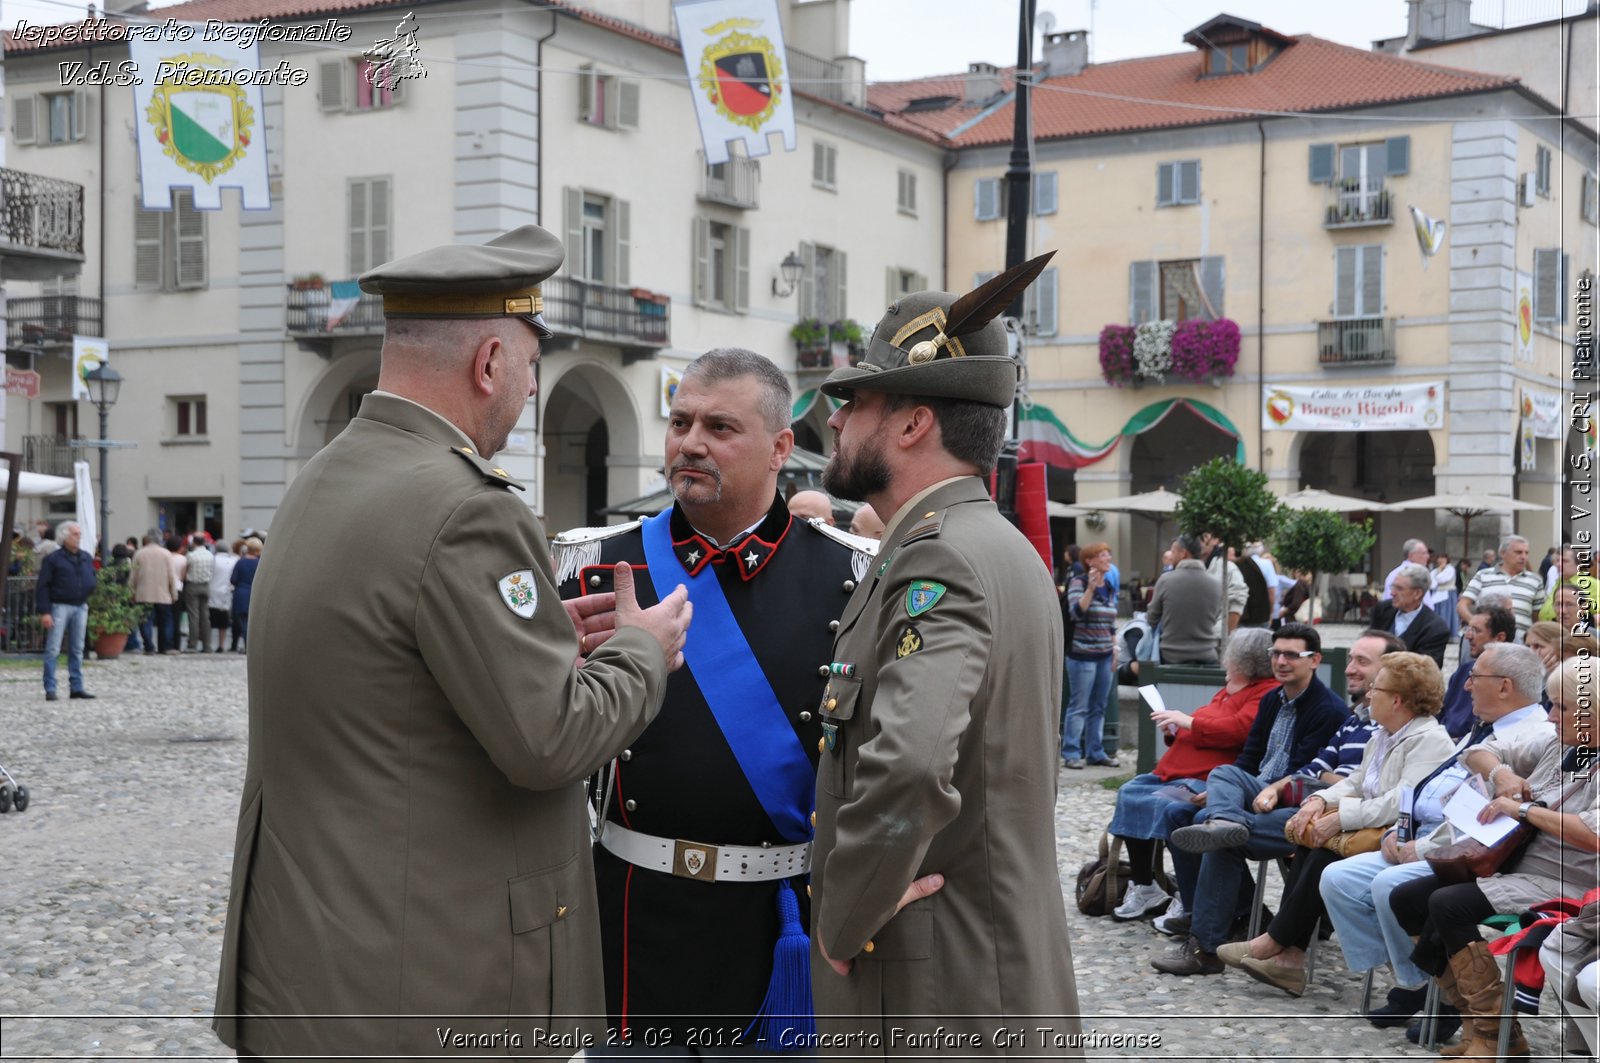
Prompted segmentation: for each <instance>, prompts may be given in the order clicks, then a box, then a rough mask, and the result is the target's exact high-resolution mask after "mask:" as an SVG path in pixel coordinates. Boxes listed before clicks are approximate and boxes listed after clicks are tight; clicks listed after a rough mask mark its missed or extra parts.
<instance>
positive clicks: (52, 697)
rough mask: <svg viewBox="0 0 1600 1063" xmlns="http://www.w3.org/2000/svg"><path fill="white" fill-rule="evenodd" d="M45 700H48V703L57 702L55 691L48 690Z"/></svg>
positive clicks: (45, 693)
mask: <svg viewBox="0 0 1600 1063" xmlns="http://www.w3.org/2000/svg"><path fill="white" fill-rule="evenodd" d="M44 700H46V701H56V700H57V698H56V692H55V691H54V690H46V691H45V692H44Z"/></svg>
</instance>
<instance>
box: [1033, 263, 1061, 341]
mask: <svg viewBox="0 0 1600 1063" xmlns="http://www.w3.org/2000/svg"><path fill="white" fill-rule="evenodd" d="M1057 294H1058V292H1057V287H1056V271H1055V270H1054V269H1047V270H1045V271H1044V272H1042V273H1040V274H1039V282H1038V283H1037V284H1034V285H1032V286H1030V287H1029V288H1028V295H1029V297H1030V298H1031V299H1032V300H1033V308H1032V313H1029V314H1028V315H1027V316H1028V317H1029V318H1031V319H1032V322H1033V326H1034V329H1033V331H1034V335H1036V336H1054V335H1055V334H1056V297H1057Z"/></svg>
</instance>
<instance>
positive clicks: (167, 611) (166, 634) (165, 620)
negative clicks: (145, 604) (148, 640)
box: [156, 602, 178, 653]
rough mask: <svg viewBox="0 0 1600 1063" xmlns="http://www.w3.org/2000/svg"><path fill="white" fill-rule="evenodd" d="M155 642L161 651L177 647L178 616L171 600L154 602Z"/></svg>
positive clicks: (164, 651)
mask: <svg viewBox="0 0 1600 1063" xmlns="http://www.w3.org/2000/svg"><path fill="white" fill-rule="evenodd" d="M156 642H157V643H158V645H159V646H160V648H161V652H162V653H166V652H167V651H168V650H175V649H177V648H178V618H177V614H176V612H175V610H174V608H173V605H172V603H171V602H157V603H156Z"/></svg>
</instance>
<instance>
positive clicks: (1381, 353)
mask: <svg viewBox="0 0 1600 1063" xmlns="http://www.w3.org/2000/svg"><path fill="white" fill-rule="evenodd" d="M1317 361H1318V362H1319V363H1321V364H1322V365H1326V366H1373V365H1393V364H1394V319H1393V318H1389V317H1352V318H1340V319H1338V320H1336V321H1318V322H1317Z"/></svg>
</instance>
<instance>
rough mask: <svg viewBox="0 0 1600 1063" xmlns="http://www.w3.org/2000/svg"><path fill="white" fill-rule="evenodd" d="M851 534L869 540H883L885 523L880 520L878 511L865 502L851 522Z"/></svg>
mask: <svg viewBox="0 0 1600 1063" xmlns="http://www.w3.org/2000/svg"><path fill="white" fill-rule="evenodd" d="M850 534H851V535H862V536H865V537H866V538H868V539H881V538H883V521H881V520H879V519H878V511H877V510H875V509H873V508H872V507H871V506H869V505H867V504H866V503H865V502H863V503H862V504H861V508H860V509H858V510H856V515H855V516H854V517H853V518H852V519H851V521H850Z"/></svg>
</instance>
